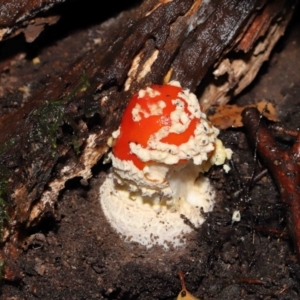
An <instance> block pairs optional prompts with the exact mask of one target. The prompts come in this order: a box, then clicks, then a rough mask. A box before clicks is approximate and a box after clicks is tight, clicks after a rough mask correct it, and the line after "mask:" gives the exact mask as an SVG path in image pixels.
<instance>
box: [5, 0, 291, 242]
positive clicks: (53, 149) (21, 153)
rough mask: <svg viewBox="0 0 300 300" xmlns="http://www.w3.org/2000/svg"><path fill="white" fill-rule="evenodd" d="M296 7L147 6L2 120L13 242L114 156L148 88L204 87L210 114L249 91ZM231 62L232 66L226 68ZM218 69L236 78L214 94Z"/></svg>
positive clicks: (157, 1) (235, 2)
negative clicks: (111, 146) (75, 182)
mask: <svg viewBox="0 0 300 300" xmlns="http://www.w3.org/2000/svg"><path fill="white" fill-rule="evenodd" d="M292 4H294V2H292V1H287V0H286V1H284V0H276V1H272V3H271V4H270V3H269V2H268V1H266V0H265V1H258V0H257V1H248V0H230V1H222V0H218V1H211V2H207V1H203V2H202V1H200V0H186V1H182V0H170V1H162V0H152V1H144V2H142V3H141V4H140V6H138V7H137V8H136V10H134V11H133V12H132V14H131V15H130V16H128V20H127V23H125V24H122V28H120V33H118V36H117V37H116V36H112V38H111V41H110V42H109V43H108V44H105V45H100V46H97V47H96V48H95V49H94V51H92V52H90V53H88V54H86V56H85V57H83V58H82V59H80V60H79V61H77V62H75V63H74V64H73V65H72V66H70V68H69V70H67V71H66V72H65V74H64V75H62V76H61V77H60V78H57V79H56V80H54V81H53V82H50V83H49V84H48V85H47V86H46V87H45V88H44V89H43V90H41V91H40V92H39V93H37V94H36V95H34V96H33V97H32V98H31V99H30V101H28V102H27V103H26V104H25V105H24V106H23V107H22V108H21V109H19V110H18V111H17V112H15V113H14V115H13V116H11V115H7V116H5V117H4V118H2V119H1V120H0V165H1V167H0V181H1V184H0V187H1V191H0V198H5V201H6V204H7V206H6V207H7V213H8V215H9V218H8V221H6V222H5V229H4V239H5V240H6V241H9V238H10V237H12V236H14V235H15V234H16V233H17V232H18V230H19V229H20V228H21V227H27V226H32V225H34V224H36V223H37V222H39V220H40V219H41V218H42V217H43V216H44V215H45V214H55V208H54V204H55V202H56V200H57V195H58V193H59V192H60V191H61V190H62V189H63V188H64V185H65V182H66V181H67V180H69V179H71V178H74V177H81V178H83V180H88V179H89V178H90V177H91V176H92V173H91V168H92V167H93V166H94V165H95V164H96V163H97V162H98V161H99V160H100V158H101V157H102V156H103V154H104V153H106V152H107V150H108V146H107V145H106V141H107V139H108V137H109V136H110V134H111V132H112V131H113V130H115V129H116V128H117V126H118V124H119V120H120V116H121V115H122V112H123V109H124V107H125V106H126V103H127V101H128V99H129V97H130V95H132V94H133V93H134V92H136V91H137V90H139V89H140V88H141V87H144V86H145V85H148V84H151V83H163V82H164V81H169V80H173V79H174V80H178V81H180V82H181V84H182V85H183V87H185V88H189V89H191V90H192V91H193V92H196V91H198V94H199V97H200V99H201V102H202V104H203V105H204V106H205V107H206V108H207V107H209V106H210V105H212V104H216V103H218V102H221V103H222V102H223V101H227V100H228V97H227V94H228V93H231V92H232V91H233V93H235V92H234V91H240V90H241V86H239V84H238V83H239V82H241V80H244V82H249V81H250V80H251V79H252V78H253V73H255V72H257V70H258V66H259V65H260V64H261V63H262V61H263V60H265V59H267V57H268V55H269V53H270V50H271V48H272V47H273V45H274V43H275V42H276V41H277V39H278V38H279V36H280V35H281V34H282V32H283V31H284V29H285V27H286V25H287V23H288V21H289V19H290V17H291V14H292V11H293V9H291V7H292V6H291V5H292ZM274 28H275V29H274ZM276 28H277V29H276ZM274 32H276V34H274ZM261 45H263V47H262V46H261ZM261 53H264V55H260V54H261ZM236 55H237V57H239V58H238V60H236V59H235V56H236ZM225 61H228V62H229V64H231V66H229V67H226V68H225V67H224V64H225ZM237 61H238V62H239V63H241V62H243V63H244V65H247V64H249V66H248V67H245V68H242V71H241V74H237V75H236V74H235V73H236V72H237V73H238V71H239V70H240V68H241V67H240V64H238V63H236V62H237ZM235 64H237V66H234V65H235ZM253 64H256V66H255V68H254V69H255V72H254V71H253V70H252V69H251V68H252V65H253ZM224 68H225V69H224ZM214 70H215V71H214ZM250 70H251V71H250ZM212 72H213V73H214V76H220V78H222V76H221V74H225V73H226V72H227V73H228V77H229V79H230V80H228V82H229V84H228V86H227V87H226V88H225V89H223V88H222V89H223V91H222V92H220V91H217V92H214V93H211V92H210V94H209V95H208V92H207V89H211V88H210V87H211V85H216V86H218V85H219V83H216V82H215V81H214V79H212V74H213V73H212ZM216 72H218V74H216ZM232 73H233V74H232ZM224 76H225V75H224ZM247 76H249V78H250V79H248V80H246V78H247ZM209 79H210V80H209ZM245 85H246V84H245V83H243V86H245ZM201 91H202V96H201ZM203 91H205V92H204V93H203ZM215 93H218V96H216V95H215ZM220 97H221V98H222V99H225V100H222V101H221V100H219V99H220ZM12 119H13V120H14V122H13V123H12V122H11V120H12ZM10 240H11V241H13V239H10ZM14 240H16V239H14Z"/></svg>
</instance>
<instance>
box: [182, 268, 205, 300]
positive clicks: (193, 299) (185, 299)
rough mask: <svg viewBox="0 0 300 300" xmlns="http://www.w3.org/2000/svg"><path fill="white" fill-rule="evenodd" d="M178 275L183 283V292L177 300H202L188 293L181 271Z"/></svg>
mask: <svg viewBox="0 0 300 300" xmlns="http://www.w3.org/2000/svg"><path fill="white" fill-rule="evenodd" d="M178 275H179V278H180V282H181V291H180V293H179V294H178V296H177V300H200V299H199V298H196V297H194V296H193V295H192V294H191V293H190V292H188V291H187V289H186V287H185V281H184V276H183V273H182V271H179V272H178Z"/></svg>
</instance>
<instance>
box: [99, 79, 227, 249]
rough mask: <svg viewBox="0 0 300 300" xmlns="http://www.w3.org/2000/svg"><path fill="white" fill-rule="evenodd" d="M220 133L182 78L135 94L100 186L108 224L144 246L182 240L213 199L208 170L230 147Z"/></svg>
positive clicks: (175, 243) (174, 243) (201, 219)
mask: <svg viewBox="0 0 300 300" xmlns="http://www.w3.org/2000/svg"><path fill="white" fill-rule="evenodd" d="M218 133H219V131H218V129H217V128H215V127H213V126H212V125H211V124H210V122H209V121H208V120H207V118H206V115H205V114H204V113H203V112H202V110H201V107H200V105H199V103H198V100H197V98H196V96H195V95H194V94H192V93H190V92H189V90H185V89H183V88H182V87H181V86H180V84H179V82H177V81H171V82H170V83H168V84H165V85H153V86H151V87H147V88H146V89H142V90H140V91H139V92H138V93H137V94H136V95H134V96H133V97H132V98H131V100H130V102H129V103H128V106H127V108H126V109H125V112H124V115H123V118H122V121H121V124H120V127H119V129H118V130H117V131H115V132H114V133H113V135H112V140H113V141H111V145H112V153H111V159H112V165H113V172H112V173H111V174H109V175H108V176H107V178H106V179H105V181H104V183H103V184H102V186H101V188H100V202H101V206H102V209H103V212H104V214H105V216H106V218H107V220H108V221H109V222H110V224H111V226H112V227H113V228H115V230H116V231H117V232H118V233H119V234H121V235H122V236H123V237H124V238H125V240H127V241H134V242H138V243H140V244H142V245H145V246H147V247H152V246H153V245H156V244H157V245H161V246H163V247H164V248H166V249H168V248H169V247H170V246H171V245H172V246H174V247H177V246H181V245H184V244H185V241H186V239H185V236H186V234H187V233H189V232H191V231H192V230H193V228H192V227H194V226H195V227H199V226H200V225H201V224H202V223H203V222H204V220H205V216H204V215H203V213H206V212H210V211H212V209H213V206H214V196H215V192H214V190H213V187H212V185H211V184H210V182H209V179H208V178H206V177H205V176H204V175H203V174H204V173H205V172H206V171H208V170H209V168H210V167H211V166H212V165H221V164H224V162H225V160H226V159H227V158H230V157H231V154H232V151H231V150H230V149H226V148H225V147H224V146H223V144H222V142H221V141H220V140H219V139H218V138H217V135H218ZM182 216H185V217H186V218H187V219H188V220H189V221H190V222H191V223H192V224H193V225H194V226H190V225H188V224H186V223H185V222H184V220H183V218H182Z"/></svg>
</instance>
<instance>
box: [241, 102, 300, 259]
mask: <svg viewBox="0 0 300 300" xmlns="http://www.w3.org/2000/svg"><path fill="white" fill-rule="evenodd" d="M242 115H243V123H244V126H245V128H246V130H247V132H248V138H249V139H250V141H251V142H252V144H253V145H255V147H256V149H257V152H258V155H259V156H260V157H261V158H262V159H263V161H264V162H265V164H266V166H267V167H268V169H269V171H270V174H271V176H273V178H274V180H275V182H276V184H277V187H278V191H279V193H280V195H281V200H282V202H283V203H284V205H285V206H286V208H287V211H286V214H287V222H288V227H289V231H290V234H291V236H292V238H293V241H294V247H295V250H296V252H297V256H298V259H300V132H298V134H297V138H296V140H295V141H294V144H293V146H292V147H291V148H290V149H288V150H284V149H282V148H281V147H280V146H279V145H278V143H277V142H276V140H275V138H274V137H273V135H272V134H271V131H270V130H269V128H268V127H267V125H266V123H265V120H263V119H262V118H261V115H260V113H259V111H258V110H257V109H256V108H253V107H252V108H246V109H245V110H244V111H243V113H242Z"/></svg>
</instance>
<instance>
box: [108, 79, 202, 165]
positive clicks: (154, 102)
mask: <svg viewBox="0 0 300 300" xmlns="http://www.w3.org/2000/svg"><path fill="white" fill-rule="evenodd" d="M151 89H152V90H149V88H148V89H147V90H144V91H143V93H138V94H135V95H134V96H133V97H132V98H131V100H130V102H129V103H128V106H127V107H126V109H125V112H124V115H123V118H122V121H121V124H120V128H119V130H120V134H119V136H118V137H117V139H116V141H115V145H114V147H113V154H114V156H116V157H117V158H119V159H121V160H129V161H132V162H133V164H134V165H135V166H136V167H137V168H138V169H140V170H142V169H143V168H144V167H145V165H146V163H145V162H143V161H141V160H140V159H139V158H138V157H137V156H136V155H135V154H134V153H132V152H131V150H130V146H129V144H130V143H136V144H139V145H141V146H142V147H144V148H147V146H148V141H149V139H150V138H151V136H153V135H154V134H155V133H157V132H158V131H159V130H160V129H162V128H163V127H170V126H171V125H172V121H171V113H172V112H174V111H175V110H176V103H175V101H174V100H176V99H179V100H182V103H184V111H185V113H186V114H187V115H188V117H189V119H190V120H191V121H190V123H189V125H188V127H187V128H186V130H185V131H183V132H181V133H176V132H170V133H169V134H168V135H167V136H165V137H163V138H162V139H161V140H160V142H163V143H166V144H172V145H176V146H179V145H181V144H183V143H186V142H188V140H189V139H190V137H191V136H193V135H194V132H195V129H196V126H197V124H198V123H199V122H200V119H199V118H196V117H195V116H193V115H192V114H191V112H190V111H189V110H188V103H187V102H186V100H185V99H184V98H183V97H182V96H180V95H181V93H182V92H183V89H182V88H181V87H178V86H175V85H170V84H166V85H153V86H151ZM150 91H151V92H150ZM139 95H140V96H141V97H140V96H139ZM162 104H163V105H162ZM153 107H160V110H159V113H157V112H156V113H153V109H152V108H153ZM137 108H138V110H139V114H138V116H139V118H134V109H137ZM149 149H151V148H149Z"/></svg>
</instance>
